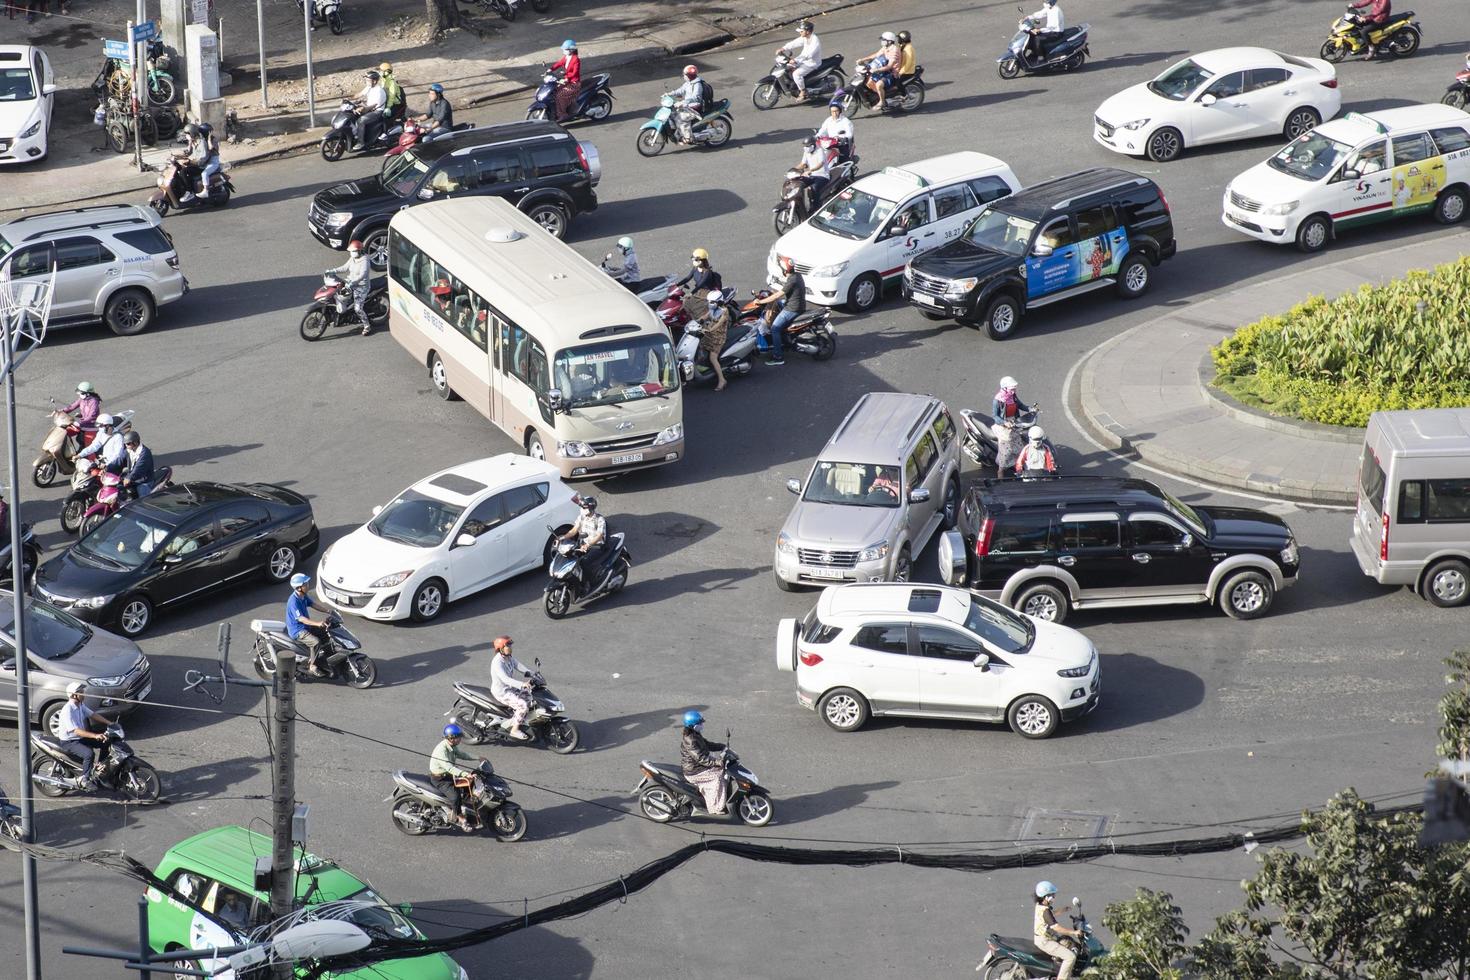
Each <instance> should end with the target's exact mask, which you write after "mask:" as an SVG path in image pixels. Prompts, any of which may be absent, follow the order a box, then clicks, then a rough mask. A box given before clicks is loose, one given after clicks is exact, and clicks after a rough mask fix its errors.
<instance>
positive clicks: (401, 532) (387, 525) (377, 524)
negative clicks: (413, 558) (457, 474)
mask: <svg viewBox="0 0 1470 980" xmlns="http://www.w3.org/2000/svg"><path fill="white" fill-rule="evenodd" d="M463 513H464V508H463V507H461V506H459V505H458V504H451V503H447V502H446V501H443V500H440V499H438V498H437V497H430V496H428V495H427V494H422V493H419V492H418V491H417V490H405V491H403V492H402V493H400V494H399V495H398V496H396V497H394V498H393V502H392V503H390V504H389V505H388V506H387V507H384V508H383V509H382V510H380V511H378V514H377V516H376V517H374V518H373V519H372V520H371V521H369V522H368V526H367V529H368V530H369V531H371V532H372V533H373V534H376V535H377V536H378V537H380V538H386V539H387V540H389V541H393V542H396V543H398V544H406V545H411V546H413V547H415V548H433V547H434V546H436V545H439V544H442V543H443V542H444V539H445V538H447V537H448V536H449V532H450V531H452V530H454V525H455V524H456V523H457V522H458V521H459V515H460V514H463Z"/></svg>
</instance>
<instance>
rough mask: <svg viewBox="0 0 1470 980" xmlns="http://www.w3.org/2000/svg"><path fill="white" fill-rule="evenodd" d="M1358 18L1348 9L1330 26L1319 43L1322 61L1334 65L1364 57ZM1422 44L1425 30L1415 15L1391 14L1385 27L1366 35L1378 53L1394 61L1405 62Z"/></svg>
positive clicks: (1412, 12)
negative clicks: (1344, 60) (1345, 59)
mask: <svg viewBox="0 0 1470 980" xmlns="http://www.w3.org/2000/svg"><path fill="white" fill-rule="evenodd" d="M1358 23H1359V17H1358V14H1357V13H1356V12H1355V11H1354V10H1353V8H1352V7H1349V8H1348V9H1347V10H1346V11H1345V12H1344V13H1343V15H1342V16H1341V17H1339V18H1337V19H1336V20H1334V21H1333V22H1332V30H1330V31H1329V32H1328V33H1327V40H1325V41H1323V42H1322V51H1321V55H1322V60H1323V61H1327V62H1331V63H1332V64H1334V65H1335V64H1337V63H1338V62H1340V61H1342V60H1343V59H1344V58H1346V57H1348V55H1358V54H1363V53H1364V52H1365V51H1366V50H1367V45H1365V44H1364V43H1363V39H1362V37H1361V36H1360V35H1359V34H1358ZM1423 40H1424V28H1422V27H1420V26H1419V22H1418V21H1417V20H1415V19H1414V11H1412V10H1405V11H1403V12H1401V13H1390V14H1389V17H1388V23H1386V24H1382V25H1379V26H1375V27H1374V28H1373V29H1372V30H1370V31H1369V32H1368V44H1371V45H1373V46H1374V47H1375V48H1377V49H1378V50H1379V51H1380V52H1387V53H1388V54H1390V55H1393V56H1394V57H1396V58H1407V57H1408V56H1409V55H1411V54H1413V53H1414V52H1415V51H1418V50H1419V44H1420V42H1421V41H1423Z"/></svg>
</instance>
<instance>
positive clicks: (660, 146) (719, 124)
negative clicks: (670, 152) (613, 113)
mask: <svg viewBox="0 0 1470 980" xmlns="http://www.w3.org/2000/svg"><path fill="white" fill-rule="evenodd" d="M658 106H659V107H658V111H657V112H655V113H654V114H653V118H652V119H650V120H648V122H646V123H644V124H643V125H642V126H640V127H638V140H637V145H638V152H639V153H641V154H643V155H644V156H646V157H654V156H658V155H659V154H660V153H662V152H663V151H664V147H665V146H668V145H669V144H670V143H683V144H685V145H686V146H724V145H725V144H726V143H728V142H730V137H731V136H732V135H734V133H735V119H734V117H733V116H731V115H730V100H729V99H720V100H719V101H717V102H716V103H715V104H714V105H713V106H711V107H710V111H709V112H707V113H705V114H704V115H702V116H700V117H699V118H698V119H696V120H694V121H693V122H692V123H690V124H688V125H687V126H685V125H681V124H680V123H678V122H676V121H675V119H674V110H675V108H676V106H675V102H674V97H673V96H672V95H665V96H663V97H662V98H660V99H659V101H658Z"/></svg>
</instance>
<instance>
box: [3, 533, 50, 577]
mask: <svg viewBox="0 0 1470 980" xmlns="http://www.w3.org/2000/svg"><path fill="white" fill-rule="evenodd" d="M6 526H7V527H8V526H9V525H6ZM20 551H21V563H20V581H21V588H22V589H25V588H26V583H28V582H30V580H31V573H32V572H34V571H35V570H36V567H37V566H38V565H40V564H41V546H40V545H39V544H37V543H36V532H35V530H34V529H32V528H31V526H30V525H29V524H22V525H21V526H20ZM10 559H11V555H10V540H9V535H6V541H5V544H4V545H3V546H0V588H5V589H13V588H14V587H15V572H14V569H13V568H12V564H11V560H10Z"/></svg>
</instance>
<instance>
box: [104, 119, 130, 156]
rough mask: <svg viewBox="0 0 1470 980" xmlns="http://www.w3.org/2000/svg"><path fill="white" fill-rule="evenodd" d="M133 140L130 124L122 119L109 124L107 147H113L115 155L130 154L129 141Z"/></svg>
mask: <svg viewBox="0 0 1470 980" xmlns="http://www.w3.org/2000/svg"><path fill="white" fill-rule="evenodd" d="M131 139H132V136H131V131H130V130H129V129H128V124H127V123H125V122H123V121H122V120H121V119H114V120H113V121H112V122H110V123H108V124H107V145H108V146H110V147H112V152H114V153H126V152H128V141H129V140H131Z"/></svg>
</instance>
